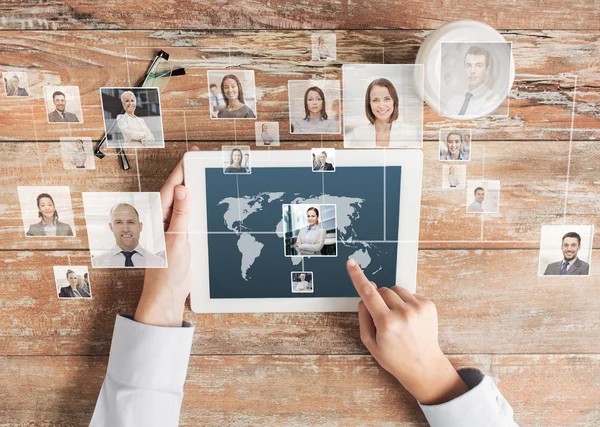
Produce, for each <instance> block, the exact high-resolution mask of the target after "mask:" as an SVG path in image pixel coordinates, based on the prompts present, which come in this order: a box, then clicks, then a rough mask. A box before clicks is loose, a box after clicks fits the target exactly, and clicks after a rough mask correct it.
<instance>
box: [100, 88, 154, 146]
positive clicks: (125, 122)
mask: <svg viewBox="0 0 600 427" xmlns="http://www.w3.org/2000/svg"><path fill="white" fill-rule="evenodd" d="M100 95H101V100H102V110H103V112H104V129H105V132H106V135H107V145H108V147H109V148H118V149H119V148H163V147H164V145H165V140H164V136H163V125H162V117H161V107H160V95H159V92H158V88H150V87H148V88H100Z"/></svg>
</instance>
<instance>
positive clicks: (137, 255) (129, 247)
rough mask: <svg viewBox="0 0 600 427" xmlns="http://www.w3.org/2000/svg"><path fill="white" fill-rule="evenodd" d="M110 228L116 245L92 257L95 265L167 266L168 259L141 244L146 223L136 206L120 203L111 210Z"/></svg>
mask: <svg viewBox="0 0 600 427" xmlns="http://www.w3.org/2000/svg"><path fill="white" fill-rule="evenodd" d="M108 228H109V229H110V231H111V232H112V233H113V236H114V238H115V245H114V246H113V248H112V249H110V250H109V251H106V252H104V253H103V254H101V255H98V256H97V257H94V258H93V259H92V264H93V266H94V267H141V268H146V267H166V261H165V260H164V259H163V258H160V257H158V256H156V255H154V254H153V253H151V252H148V251H147V250H146V249H144V248H143V247H142V246H141V245H140V235H141V234H142V231H143V229H144V224H143V223H142V222H141V221H140V215H139V213H138V211H137V209H136V208H135V207H133V206H132V205H130V204H129V203H118V204H116V205H114V206H113V207H112V209H111V210H110V222H109V223H108Z"/></svg>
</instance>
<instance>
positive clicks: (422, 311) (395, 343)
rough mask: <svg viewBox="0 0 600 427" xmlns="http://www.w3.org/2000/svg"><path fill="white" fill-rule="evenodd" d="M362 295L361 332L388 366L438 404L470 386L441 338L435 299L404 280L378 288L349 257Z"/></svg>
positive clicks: (419, 397)
mask: <svg viewBox="0 0 600 427" xmlns="http://www.w3.org/2000/svg"><path fill="white" fill-rule="evenodd" d="M346 268H347V269H348V274H349V275H350V278H351V279H352V283H353V284H354V287H355V288H356V291H357V292H358V294H359V295H360V297H361V302H360V303H359V304H358V318H359V323H360V338H361V340H362V342H363V343H364V344H365V346H366V347H367V350H369V352H370V353H371V354H372V355H373V357H374V358H375V360H376V361H377V362H378V363H379V364H380V365H381V367H382V368H383V369H385V370H386V371H388V372H389V373H390V374H392V375H393V376H394V377H396V379H397V380H398V381H399V382H400V383H401V384H402V385H403V386H404V388H406V390H408V392H409V393H410V394H412V395H413V396H414V397H415V398H416V399H417V400H418V401H419V402H421V403H422V404H424V405H436V404H440V403H443V402H447V401H449V400H452V399H454V398H455V397H458V396H460V395H461V394H463V393H465V392H467V391H468V388H467V386H466V384H465V383H464V382H463V381H462V379H461V378H460V376H459V375H458V373H457V372H456V370H455V369H454V368H453V367H452V365H451V364H450V361H449V360H448V358H447V357H446V356H445V355H444V354H443V353H442V350H441V349H440V346H439V343H438V322H437V311H436V308H435V305H434V304H433V302H432V301H431V300H429V299H427V298H425V297H423V296H420V295H416V294H414V295H413V294H411V293H410V292H409V291H407V290H406V289H404V288H401V287H400V286H392V287H391V288H386V287H382V288H379V289H377V285H375V283H374V282H370V281H369V280H367V278H366V277H365V275H364V273H363V272H362V270H361V269H360V267H359V266H358V265H357V263H356V262H355V261H354V260H352V259H350V260H349V261H348V262H347V263H346Z"/></svg>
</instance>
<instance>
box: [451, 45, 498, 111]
mask: <svg viewBox="0 0 600 427" xmlns="http://www.w3.org/2000/svg"><path fill="white" fill-rule="evenodd" d="M490 60H491V56H490V52H489V51H488V49H487V48H485V47H484V46H479V45H473V46H471V47H470V48H469V50H468V51H467V53H466V54H465V56H464V60H463V61H464V64H463V70H464V76H463V78H465V79H466V81H467V92H466V93H464V94H460V95H453V96H452V97H451V98H450V99H449V100H448V102H447V103H446V104H445V106H444V109H443V114H445V115H449V116H480V115H483V114H486V112H489V111H491V110H493V109H495V107H497V106H498V105H499V104H500V102H501V99H500V97H499V96H498V95H497V94H496V93H495V92H494V91H493V90H492V89H491V88H490V87H489V84H488V76H489V74H490V73H491V67H492V64H491V61H490Z"/></svg>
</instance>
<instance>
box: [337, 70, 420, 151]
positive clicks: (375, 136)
mask: <svg viewBox="0 0 600 427" xmlns="http://www.w3.org/2000/svg"><path fill="white" fill-rule="evenodd" d="M398 106H399V99H398V92H397V91H396V88H395V87H394V85H393V84H392V82H391V81H389V80H388V79H384V78H379V79H376V80H373V81H372V82H371V83H370V84H369V86H368V87H367V91H366V94H365V114H366V116H367V119H368V120H369V124H368V125H364V126H359V127H357V128H355V129H354V130H353V131H352V133H351V134H350V135H349V136H348V138H347V141H346V147H361V148H375V147H381V148H385V147H394V146H407V145H408V144H407V143H404V141H412V142H413V144H414V143H415V142H418V137H419V130H418V129H417V128H415V127H414V126H412V125H409V124H403V123H401V122H400V121H399V120H398V117H399V115H400V111H399V107H398Z"/></svg>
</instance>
